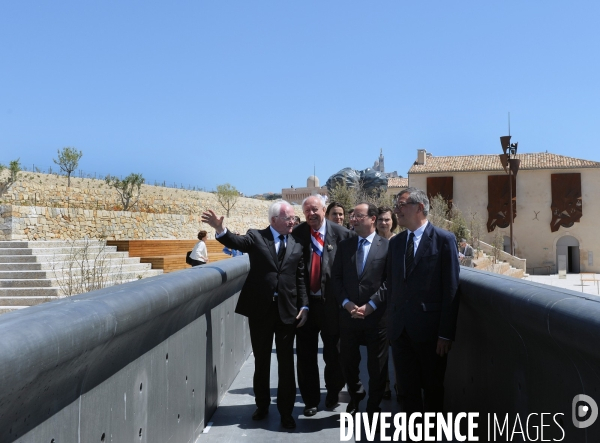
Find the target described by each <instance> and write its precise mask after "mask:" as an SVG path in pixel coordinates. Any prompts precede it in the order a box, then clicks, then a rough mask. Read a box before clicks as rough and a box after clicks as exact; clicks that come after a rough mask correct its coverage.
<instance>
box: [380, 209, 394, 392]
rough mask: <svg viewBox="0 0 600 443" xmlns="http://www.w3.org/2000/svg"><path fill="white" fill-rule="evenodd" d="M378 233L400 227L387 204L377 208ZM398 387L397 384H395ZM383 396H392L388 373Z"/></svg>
mask: <svg viewBox="0 0 600 443" xmlns="http://www.w3.org/2000/svg"><path fill="white" fill-rule="evenodd" d="M375 226H376V230H377V235H379V236H380V237H383V238H387V239H388V240H389V239H391V238H392V237H393V236H394V235H396V233H395V232H394V231H395V230H396V228H397V227H398V217H397V216H396V214H394V211H392V208H389V207H387V206H380V207H379V208H377V220H376V222H375ZM394 388H397V386H394ZM397 395H398V390H397V389H396V396H397ZM383 398H385V399H386V400H389V399H390V398H392V390H391V389H390V377H389V375H388V379H387V380H386V383H385V390H384V391H383Z"/></svg>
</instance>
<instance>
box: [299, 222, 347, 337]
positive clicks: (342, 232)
mask: <svg viewBox="0 0 600 443" xmlns="http://www.w3.org/2000/svg"><path fill="white" fill-rule="evenodd" d="M325 223H326V224H325V244H324V245H323V256H322V258H321V294H322V296H323V297H324V298H325V304H326V308H327V310H328V311H327V312H328V313H331V315H329V316H328V317H330V319H331V322H328V324H327V325H326V328H327V329H328V331H329V332H331V333H337V332H338V310H339V306H338V303H337V300H336V297H335V294H333V293H331V269H332V267H333V260H334V258H335V256H336V253H337V249H338V244H339V243H340V242H341V241H342V240H345V239H347V238H350V237H353V236H355V235H356V233H355V232H354V231H350V230H349V229H346V228H345V227H343V226H341V225H338V224H337V223H333V222H330V221H328V220H327V221H326V222H325ZM294 235H295V236H296V237H297V238H298V239H300V241H301V242H302V249H303V256H304V263H305V264H306V271H305V273H304V281H305V286H306V292H307V294H310V269H311V264H312V246H311V243H312V241H311V234H310V226H309V225H308V223H306V222H303V223H300V224H299V225H298V226H296V227H295V228H294Z"/></svg>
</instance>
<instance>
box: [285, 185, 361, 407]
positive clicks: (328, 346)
mask: <svg viewBox="0 0 600 443" xmlns="http://www.w3.org/2000/svg"><path fill="white" fill-rule="evenodd" d="M325 209H326V204H325V199H324V198H323V197H322V196H320V195H313V196H310V197H308V198H306V199H305V200H304V201H303V202H302V211H303V213H304V217H305V218H306V222H304V223H301V224H300V225H298V226H297V227H296V228H295V229H294V234H295V235H297V236H298V237H299V238H300V239H301V240H302V243H303V247H304V263H306V272H305V286H306V289H307V292H308V298H309V306H310V315H309V317H308V321H307V322H306V325H305V326H304V327H302V328H300V329H298V331H297V333H296V354H297V357H298V361H297V366H298V386H299V387H300V394H301V395H302V400H303V401H304V415H306V416H307V417H311V416H313V415H315V414H316V413H317V410H318V406H319V403H320V400H321V378H320V376H319V363H318V355H319V333H320V334H321V339H322V340H323V360H324V361H325V373H324V378H325V388H326V389H327V395H326V397H325V407H326V408H334V407H335V406H336V405H337V404H338V395H339V392H340V391H341V390H342V388H343V387H344V376H343V373H342V367H341V363H340V357H339V350H338V344H339V340H340V330H339V320H338V317H339V305H338V303H337V300H336V297H335V295H334V294H333V293H331V287H330V286H331V268H332V266H333V260H334V258H335V256H336V251H337V246H338V244H339V242H340V241H342V240H344V239H346V238H348V237H350V236H353V235H354V233H352V232H351V231H349V230H348V229H346V228H344V227H343V226H341V225H338V224H336V223H332V222H330V221H327V220H326V219H325Z"/></svg>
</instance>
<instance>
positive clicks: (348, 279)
mask: <svg viewBox="0 0 600 443" xmlns="http://www.w3.org/2000/svg"><path fill="white" fill-rule="evenodd" d="M388 244H389V241H388V240H387V239H385V238H383V237H380V236H379V235H377V234H375V237H374V238H373V243H372V244H371V248H370V249H369V255H367V260H366V262H365V267H364V269H363V272H362V274H361V276H360V277H359V276H358V273H357V270H356V252H357V249H358V237H353V238H350V239H347V240H344V241H342V242H340V244H339V245H338V253H337V255H336V256H335V261H334V265H333V272H332V281H333V282H332V283H333V291H334V292H335V295H336V297H337V302H338V305H339V306H341V305H342V302H343V301H344V300H345V299H348V300H350V301H351V302H354V303H355V304H356V305H358V306H362V305H364V304H366V303H368V302H369V301H373V303H375V306H377V309H376V310H375V312H373V313H372V314H371V315H368V316H367V317H365V319H364V320H354V319H352V317H351V315H350V313H349V312H348V311H346V310H345V309H344V310H342V315H341V324H340V326H342V327H343V325H344V322H345V320H350V321H352V322H358V321H361V322H363V321H364V325H365V326H367V327H368V326H374V325H376V324H377V323H379V322H380V321H381V320H382V319H383V320H384V321H385V318H384V314H385V310H386V305H387V303H386V289H385V278H386V276H385V274H386V259H387V253H388Z"/></svg>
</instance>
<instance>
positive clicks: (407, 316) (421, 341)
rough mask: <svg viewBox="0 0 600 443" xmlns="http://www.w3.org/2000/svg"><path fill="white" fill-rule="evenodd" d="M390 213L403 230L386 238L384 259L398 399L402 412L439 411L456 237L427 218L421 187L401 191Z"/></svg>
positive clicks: (453, 305) (452, 312)
mask: <svg viewBox="0 0 600 443" xmlns="http://www.w3.org/2000/svg"><path fill="white" fill-rule="evenodd" d="M394 212H395V213H396V215H397V216H398V224H399V225H400V226H404V227H405V228H406V230H405V231H403V232H401V233H400V234H398V235H396V236H395V237H394V238H392V239H391V240H390V245H389V249H388V259H387V289H388V308H387V312H388V338H389V339H390V343H391V345H392V357H393V360H394V366H395V368H396V378H397V383H398V394H399V395H398V401H399V402H400V404H401V408H402V411H403V412H406V413H407V414H411V413H413V412H423V411H424V412H443V405H444V374H445V371H446V360H447V355H448V352H449V351H450V348H451V347H452V341H453V340H454V336H455V332H456V318H457V314H458V297H457V295H456V292H457V289H458V275H459V271H460V266H459V263H458V253H457V250H456V238H455V237H454V234H452V233H450V232H448V231H445V230H444V229H440V228H438V227H437V226H433V225H432V224H431V223H430V222H429V221H428V220H427V214H428V213H429V199H428V198H427V194H425V192H423V191H422V190H420V189H417V188H407V189H403V190H402V191H400V193H399V194H398V195H397V197H396V204H395V205H394ZM421 389H423V391H424V396H423V399H422V397H421Z"/></svg>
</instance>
